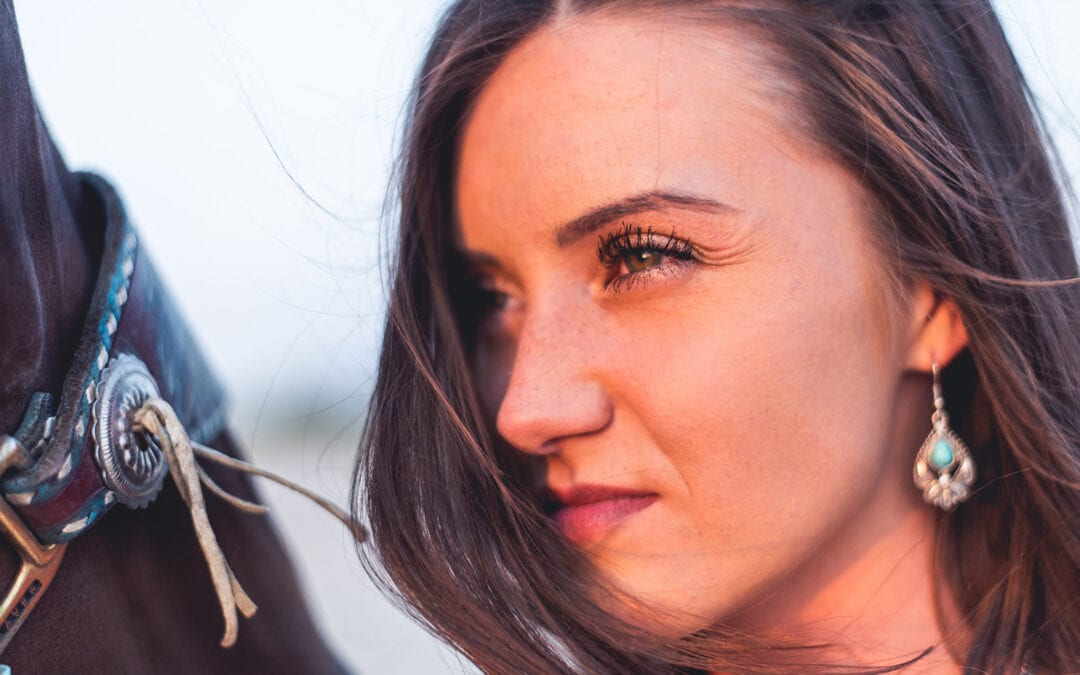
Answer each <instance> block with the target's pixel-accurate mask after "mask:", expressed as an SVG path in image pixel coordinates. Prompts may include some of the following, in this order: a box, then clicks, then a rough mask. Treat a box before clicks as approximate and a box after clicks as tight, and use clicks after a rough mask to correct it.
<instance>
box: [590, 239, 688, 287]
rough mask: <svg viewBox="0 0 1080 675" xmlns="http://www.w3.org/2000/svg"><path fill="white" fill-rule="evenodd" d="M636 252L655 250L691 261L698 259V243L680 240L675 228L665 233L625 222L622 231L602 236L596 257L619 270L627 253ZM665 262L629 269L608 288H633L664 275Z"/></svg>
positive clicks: (669, 256)
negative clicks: (635, 269) (695, 246)
mask: <svg viewBox="0 0 1080 675" xmlns="http://www.w3.org/2000/svg"><path fill="white" fill-rule="evenodd" d="M633 253H654V254H657V255H659V256H660V257H661V259H665V258H666V259H670V260H672V261H676V262H677V263H689V262H694V261H696V260H697V255H696V254H695V251H694V245H693V244H691V243H690V242H689V241H687V240H686V239H680V238H679V237H678V236H677V235H676V233H675V230H674V229H673V230H672V231H671V233H670V234H666V235H661V234H658V233H657V232H656V231H654V230H653V229H652V228H651V227H649V228H642V227H639V226H636V225H632V224H630V223H623V224H622V225H621V226H620V227H619V229H618V230H615V231H614V232H609V233H608V234H606V235H604V236H602V237H600V241H599V242H598V243H597V245H596V257H597V259H598V260H599V261H600V264H601V265H603V266H604V267H606V268H609V269H614V270H616V271H617V270H618V268H619V267H620V266H621V265H622V264H623V263H624V262H625V259H626V256H627V255H629V254H633ZM664 267H665V265H664V264H663V263H662V262H661V263H660V264H658V265H657V266H655V267H650V268H648V269H644V270H639V271H629V272H625V273H623V274H619V275H617V276H615V277H613V278H612V279H610V280H609V281H608V282H607V284H606V286H605V287H606V288H608V289H610V290H612V291H615V292H621V291H626V290H629V289H631V288H633V286H634V285H636V284H637V283H640V282H643V281H646V280H647V279H649V278H651V277H654V276H656V275H657V274H663V273H665V272H666V271H667V270H665V269H664Z"/></svg>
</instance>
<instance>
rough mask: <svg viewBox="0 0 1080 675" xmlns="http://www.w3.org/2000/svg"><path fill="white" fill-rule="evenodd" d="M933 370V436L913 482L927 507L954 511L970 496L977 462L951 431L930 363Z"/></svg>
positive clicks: (934, 366)
mask: <svg viewBox="0 0 1080 675" xmlns="http://www.w3.org/2000/svg"><path fill="white" fill-rule="evenodd" d="M930 370H931V371H932V372H933V375H934V382H933V394H934V414H933V415H931V416H930V426H931V428H930V433H928V434H927V435H926V440H924V441H923V442H922V445H921V446H919V452H918V453H917V454H916V455H915V468H914V470H913V471H912V478H914V479H915V487H917V488H918V489H919V491H920V492H922V496H923V499H924V500H926V503H927V504H933V505H934V506H936V507H938V508H939V509H942V510H943V511H951V510H952V509H953V508H954V507H955V506H956V505H957V504H960V503H961V502H963V501H964V500H965V499H967V498H968V497H969V496H970V495H971V488H972V486H973V485H974V484H975V462H974V460H972V458H971V450H969V449H968V446H967V443H965V442H964V440H963V439H962V438H960V437H959V436H957V435H956V432H955V431H953V430H952V429H950V428H949V415H948V414H947V413H946V412H945V398H944V397H943V396H942V394H941V381H940V379H939V375H938V367H937V363H931V364H930Z"/></svg>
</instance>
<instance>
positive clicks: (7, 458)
mask: <svg viewBox="0 0 1080 675" xmlns="http://www.w3.org/2000/svg"><path fill="white" fill-rule="evenodd" d="M0 256H2V258H0V259H2V264H0V317H2V318H0V438H2V439H3V443H2V446H3V452H2V453H0V455H2V456H3V461H2V462H0V495H2V497H3V499H2V500H0V512H2V513H0V525H2V527H0V535H2V536H0V550H3V551H6V553H5V554H3V555H0V583H2V584H3V587H4V589H5V591H4V592H7V593H9V594H13V597H14V599H13V600H12V601H11V603H10V607H8V608H7V609H8V610H9V611H8V612H7V615H6V616H0V621H2V622H3V625H2V627H0V644H2V645H5V646H4V647H3V651H2V652H0V663H2V664H5V665H8V666H10V667H11V668H12V670H13V672H15V673H18V674H20V675H22V674H24V673H63V672H85V673H148V672H185V673H246V672H252V673H254V672H258V673H274V672H281V673H342V672H344V669H343V667H342V666H341V664H340V662H339V661H338V660H337V658H336V657H335V656H334V655H333V653H332V652H331V650H330V649H329V648H328V646H327V645H326V644H325V642H324V641H323V640H322V638H321V637H320V636H319V634H318V632H317V630H316V628H315V625H314V622H313V620H312V617H311V615H310V613H309V611H308V609H307V608H306V606H305V603H304V599H303V597H302V594H301V591H300V587H299V583H298V581H297V578H296V574H295V572H294V570H293V568H292V566H291V563H290V562H289V559H288V557H287V555H286V553H285V551H284V548H283V546H282V543H281V541H280V540H279V538H278V535H277V533H276V531H275V529H274V526H273V523H272V522H270V521H269V520H268V519H267V517H266V516H255V515H250V514H248V513H244V512H243V511H240V510H238V509H236V508H234V506H233V505H232V504H230V503H227V502H225V501H223V500H221V499H217V498H216V497H214V496H211V495H208V497H207V498H206V515H207V516H208V519H209V522H210V523H212V525H213V531H214V533H215V534H216V539H217V542H218V544H219V546H220V550H221V552H222V554H223V555H224V558H225V560H226V561H227V565H228V566H229V567H231V572H229V576H230V578H231V579H232V580H233V581H234V582H240V583H242V584H243V587H244V588H246V589H247V592H248V594H249V595H250V596H251V598H252V599H253V600H254V602H255V603H257V604H258V611H257V612H256V613H255V614H254V616H252V617H251V618H250V619H247V620H245V621H243V622H242V623H241V624H240V626H239V629H238V632H237V633H236V634H235V636H234V638H233V641H234V642H235V644H232V645H231V646H229V647H227V648H225V647H222V646H221V642H222V641H223V640H222V637H221V634H222V611H221V609H220V607H219V599H218V598H217V597H216V596H215V591H214V586H213V578H212V577H213V573H212V571H211V567H210V566H208V564H207V560H206V557H205V556H204V551H203V549H202V548H201V546H200V543H199V541H197V539H196V534H195V529H196V528H195V526H194V525H193V517H192V511H191V509H190V508H189V505H188V503H187V501H185V500H188V501H190V500H189V497H190V495H188V494H185V493H184V491H183V490H182V489H178V488H177V487H176V486H175V485H174V484H173V482H172V481H169V480H167V479H166V476H167V474H168V473H169V471H171V470H173V468H172V467H169V466H167V465H168V462H167V461H165V460H163V459H162V455H161V453H160V447H158V446H159V444H158V443H156V442H155V439H154V438H153V437H148V436H147V434H146V433H141V434H140V433H137V432H138V429H136V428H134V427H132V420H131V417H132V415H133V413H134V412H135V411H134V408H135V407H136V406H138V405H139V404H140V403H142V402H143V401H144V400H145V399H148V398H153V399H154V400H158V401H165V402H167V403H168V404H169V405H170V406H171V409H174V410H175V415H176V418H177V420H178V421H179V422H180V423H182V424H183V426H184V427H185V428H186V430H187V432H188V433H190V435H191V439H192V440H193V441H195V442H197V443H202V444H205V445H206V446H210V447H212V448H214V449H216V450H218V451H220V452H222V453H225V454H226V455H229V456H232V457H238V456H240V455H241V451H240V448H239V447H238V445H237V443H236V442H235V440H234V438H233V437H232V435H230V433H229V431H228V430H227V428H226V427H225V414H224V409H225V408H224V395H223V393H222V390H221V387H220V386H219V385H218V384H217V382H216V380H215V379H214V377H213V375H212V373H211V372H210V371H209V369H208V367H207V366H206V364H205V362H204V360H203V358H202V356H201V355H200V353H199V350H198V347H197V345H196V344H195V342H194V341H193V339H192V337H191V335H190V334H189V332H188V330H187V328H186V327H185V324H184V322H183V319H182V317H181V316H180V315H179V313H178V312H177V311H176V309H175V307H174V305H173V303H172V301H171V300H170V298H169V295H168V292H167V291H166V289H165V288H164V286H163V285H162V284H161V282H160V281H159V279H158V277H157V275H156V273H155V272H154V269H153V263H152V261H151V260H150V259H149V258H148V257H147V256H145V255H144V254H143V252H142V250H141V248H140V247H139V242H138V235H137V232H136V231H135V229H134V228H133V226H132V225H131V224H130V223H129V222H128V219H127V217H126V214H125V212H124V208H123V203H122V201H121V199H120V197H119V195H118V193H117V192H116V190H115V189H114V188H113V187H112V186H111V185H110V184H109V183H108V182H107V181H106V180H104V179H102V178H100V177H98V176H95V175H92V174H85V173H76V172H72V171H69V170H68V168H67V167H66V165H65V163H64V160H63V158H62V157H61V155H60V153H59V152H58V150H57V147H56V145H55V144H54V142H53V141H52V139H51V138H50V136H49V133H48V130H47V129H46V127H45V124H44V123H43V121H42V118H41V115H40V114H39V112H38V109H37V106H36V104H35V102H34V99H33V96H32V94H31V90H30V86H29V82H28V77H27V73H26V67H25V62H24V57H23V53H22V48H21V45H20V42H19V35H18V28H17V24H16V21H15V15H14V9H13V7H12V3H11V0H0ZM200 470H201V469H200ZM206 473H207V475H208V477H209V479H210V480H212V481H213V483H215V484H216V485H217V486H220V488H222V489H223V490H224V491H226V492H228V493H231V494H233V495H236V496H237V497H239V498H240V499H242V500H246V501H249V502H250V501H255V500H257V496H256V494H255V492H254V490H253V487H252V485H251V484H250V481H249V479H248V477H247V476H245V475H243V474H240V473H237V472H234V471H229V470H226V469H223V468H220V467H212V466H211V467H208V468H207V469H206ZM226 569H228V568H226ZM12 589H14V590H12ZM225 641H226V642H229V641H230V640H227V639H226V640H225Z"/></svg>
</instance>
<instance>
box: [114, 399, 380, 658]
mask: <svg viewBox="0 0 1080 675" xmlns="http://www.w3.org/2000/svg"><path fill="white" fill-rule="evenodd" d="M134 422H135V427H136V429H137V430H140V431H143V432H145V433H147V434H149V435H150V436H151V437H152V438H153V439H154V440H155V441H156V442H157V443H158V444H159V445H160V447H161V450H162V452H163V453H164V455H165V459H166V460H167V461H168V462H169V473H170V474H171V475H172V478H173V481H174V482H175V483H176V488H177V490H178V491H179V492H180V496H181V497H182V498H183V500H184V503H185V504H187V506H188V509H189V510H190V511H191V520H192V522H193V524H194V525H195V536H196V538H197V539H198V540H199V546H200V547H201V548H202V551H203V556H204V557H205V558H206V564H207V566H208V567H209V568H210V578H211V580H212V581H213V584H214V591H215V592H216V593H217V596H218V602H219V603H220V605H221V613H222V616H223V617H224V619H225V635H224V636H223V637H222V638H221V646H222V647H231V646H233V645H234V644H235V643H236V634H237V630H238V627H237V624H238V619H237V617H236V613H237V610H239V611H240V613H241V614H243V615H244V617H245V618H251V617H252V616H253V615H254V614H255V611H256V609H257V607H256V606H255V603H254V602H253V601H252V600H251V598H250V597H249V596H248V594H247V593H245V592H244V589H243V587H242V586H241V585H240V582H239V581H237V579H236V576H235V575H234V574H233V571H232V568H230V567H229V564H228V562H226V560H225V555H224V554H223V553H222V551H221V546H220V545H219V544H218V542H217V537H216V536H215V535H214V530H213V528H212V527H211V526H210V518H209V516H208V515H207V513H206V502H205V501H204V500H203V493H202V485H205V486H206V488H207V489H208V490H210V491H211V492H212V493H214V494H215V495H217V496H219V497H221V498H222V499H224V500H225V501H226V502H228V503H229V504H232V505H233V506H235V507H237V508H239V509H241V510H243V511H245V512H247V513H266V511H267V509H266V507H265V506H262V505H261V504H255V503H253V502H249V501H247V500H245V499H241V498H240V497H237V496H236V495H232V494H229V493H228V492H226V491H225V490H224V489H222V488H221V486H219V485H218V484H217V483H215V482H214V481H213V479H211V478H210V476H209V475H207V473H206V471H205V470H203V468H202V467H201V466H199V465H198V463H197V462H196V461H195V457H196V455H198V456H199V457H202V458H204V459H206V460H208V461H212V462H216V463H218V464H221V465H223V466H227V467H229V468H231V469H235V470H237V471H243V472H245V473H250V474H254V475H257V476H263V477H264V478H269V479H270V480H272V481H274V482H276V483H279V484H281V485H283V486H285V487H287V488H289V489H290V490H293V491H295V492H298V493H300V494H302V495H304V496H305V497H307V498H309V499H311V500H312V501H314V502H315V503H316V504H318V505H319V506H321V507H323V508H324V509H326V510H327V511H329V512H330V513H331V514H332V515H333V516H334V517H335V518H337V519H338V520H340V521H341V522H342V523H344V524H345V526H346V527H348V528H349V531H350V533H351V534H352V535H353V537H354V538H355V539H356V540H357V541H364V539H366V538H367V531H366V530H365V529H364V528H363V527H362V526H361V525H360V524H359V523H357V522H356V521H355V520H353V519H352V518H350V517H349V515H348V514H347V513H345V512H344V511H343V510H342V509H340V508H338V507H337V506H336V505H334V504H332V503H330V502H328V501H327V500H325V499H323V498H322V497H319V496H318V495H316V494H314V493H312V492H311V491H309V490H307V489H305V488H303V487H301V486H299V485H297V484H296V483H293V482H292V481H289V480H286V479H284V478H281V477H280V476H277V475H275V474H272V473H270V472H269V471H265V470H263V469H258V468H256V467H254V466H251V465H250V464H248V463H246V462H243V461H240V460H238V459H235V458H233V457H229V456H228V455H225V454H223V453H220V452H218V451H217V450H214V449H213V448H208V447H206V446H205V445H201V444H199V443H195V442H193V441H192V440H191V439H190V438H188V435H187V431H186V430H185V429H184V425H183V424H182V423H181V422H180V419H179V418H178V417H177V416H176V412H175V411H173V409H172V406H170V405H169V404H168V403H167V402H165V401H163V400H162V399H159V398H155V399H151V400H149V401H147V402H146V403H144V404H143V405H142V407H141V408H140V409H139V410H138V411H137V412H136V413H135V416H134Z"/></svg>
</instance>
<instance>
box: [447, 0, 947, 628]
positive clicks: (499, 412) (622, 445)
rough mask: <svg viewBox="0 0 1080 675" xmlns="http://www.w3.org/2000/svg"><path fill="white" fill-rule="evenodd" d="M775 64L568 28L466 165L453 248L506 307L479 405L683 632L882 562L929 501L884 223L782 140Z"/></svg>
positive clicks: (468, 151) (745, 52)
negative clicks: (850, 559) (875, 233)
mask: <svg viewBox="0 0 1080 675" xmlns="http://www.w3.org/2000/svg"><path fill="white" fill-rule="evenodd" d="M762 53H763V50H762V49H761V47H760V45H759V44H758V43H756V42H752V41H750V40H749V39H746V38H741V37H739V33H738V32H736V31H733V30H725V29H722V28H716V27H707V28H706V27H693V26H691V25H689V24H678V23H667V24H665V23H664V22H662V21H661V20H659V19H654V18H648V17H643V18H634V17H623V16H611V15H608V16H599V15H597V16H588V17H576V18H572V19H564V20H559V21H557V22H556V23H555V24H554V25H551V26H548V27H546V28H544V29H542V30H541V31H539V32H538V33H536V34H535V35H533V36H531V37H530V38H529V39H528V40H527V41H526V42H524V43H523V44H522V45H521V46H519V47H518V48H517V49H516V50H514V51H513V52H512V53H511V54H510V55H509V57H508V58H507V60H506V61H505V63H504V64H503V65H502V67H501V68H500V69H499V70H498V72H497V73H496V74H495V76H494V77H493V78H492V79H491V80H490V82H489V83H488V84H487V86H486V87H485V89H484V90H483V92H482V94H481V96H480V97H479V100H478V102H477V104H476V106H475V108H474V110H473V111H472V113H471V115H470V117H469V119H468V120H467V124H466V126H465V128H464V132H463V137H462V140H461V148H460V159H459V173H458V176H457V183H456V196H457V209H458V211H457V215H458V219H459V228H460V229H459V232H458V235H459V238H460V243H461V246H462V249H463V250H464V251H465V253H466V255H467V256H468V257H469V258H470V259H471V260H472V263H473V267H474V271H475V273H476V275H477V276H478V278H479V279H480V284H481V286H483V287H484V288H485V289H486V290H488V291H493V293H492V294H490V297H492V298H494V301H493V302H492V303H491V305H490V307H489V308H488V311H487V312H486V314H485V315H484V316H483V317H482V318H481V322H480V325H479V331H478V333H479V337H478V340H477V344H476V347H475V368H476V373H477V377H478V380H479V382H480V384H481V387H482V395H483V397H484V400H485V402H486V403H487V404H488V405H490V407H491V410H492V412H493V414H495V415H496V419H497V427H498V430H499V432H500V434H501V435H502V436H503V437H504V438H505V440H506V441H507V442H508V443H509V444H511V445H512V446H513V447H514V448H516V449H517V450H519V451H520V452H522V453H526V454H527V455H528V456H531V457H533V458H535V464H536V465H537V467H538V474H537V483H538V487H542V488H543V492H542V493H543V494H544V495H546V499H547V500H548V501H549V502H550V506H551V510H552V512H553V516H552V517H553V518H554V520H555V522H556V523H557V524H558V525H559V527H560V529H561V530H562V532H563V533H564V534H565V536H567V537H568V538H569V539H570V540H571V541H572V542H574V543H575V544H576V545H579V546H581V547H582V548H583V549H584V550H586V551H587V553H588V555H589V557H590V559H591V560H592V561H593V562H594V563H595V565H596V567H597V568H598V569H599V570H600V572H601V573H602V574H603V575H605V577H607V578H608V579H610V580H611V581H613V582H614V583H615V584H616V585H617V586H618V587H619V588H621V589H622V590H624V591H626V592H627V593H628V594H629V595H630V596H631V597H632V598H633V599H635V600H637V601H640V602H641V603H643V604H644V605H648V606H650V607H652V608H654V609H658V610H661V611H662V612H666V613H668V614H670V615H671V616H672V617H674V619H673V620H676V621H677V622H678V623H679V625H681V626H690V625H694V624H695V623H699V622H702V621H711V620H715V619H718V618H722V617H729V618H730V617H733V616H737V614H734V613H736V612H737V610H739V609H740V608H745V607H747V606H749V605H754V606H755V607H756V606H760V605H762V604H768V600H767V598H768V597H769V594H770V593H771V591H772V590H773V589H775V588H777V587H778V585H781V584H786V585H787V586H786V587H788V588H790V589H797V587H798V586H799V584H800V583H802V580H804V578H806V577H807V575H811V576H813V575H821V574H827V573H828V572H827V570H828V569H832V568H836V566H837V565H838V564H839V565H842V564H843V563H842V561H841V562H839V563H838V562H837V561H836V559H837V558H840V559H842V558H844V557H845V556H849V555H850V556H858V555H860V554H861V552H862V551H863V550H864V549H865V547H867V546H873V542H874V540H875V537H876V536H878V533H879V531H880V530H882V529H884V528H888V527H890V526H891V524H890V523H889V522H888V521H889V518H890V517H891V515H890V514H892V513H894V512H896V511H897V510H898V507H897V505H901V506H902V509H907V508H908V507H909V506H911V504H913V503H914V502H915V501H917V497H916V496H915V492H914V490H913V489H912V488H911V485H910V477H909V474H910V462H911V461H912V459H913V457H914V452H915V449H916V448H917V446H918V442H919V440H920V436H921V434H923V433H925V431H926V429H927V428H928V423H927V422H926V421H925V420H924V419H923V417H922V416H923V412H924V410H926V409H925V408H924V407H920V406H926V402H927V397H928V395H929V392H926V394H925V395H924V394H923V393H921V391H920V392H919V393H917V394H913V393H910V392H909V391H908V389H909V387H907V386H905V385H903V382H904V381H905V378H903V377H902V372H903V371H904V366H905V359H906V358H907V354H908V348H909V345H910V341H911V340H910V336H911V335H912V332H913V330H912V326H913V325H914V324H913V321H912V320H911V317H910V316H909V313H910V312H909V310H908V307H909V304H910V303H907V302H905V301H903V299H901V298H898V297H896V296H895V293H894V292H893V291H891V290H889V286H888V284H887V282H886V281H885V280H886V279H887V278H888V276H887V274H886V272H885V270H884V266H883V264H882V261H881V259H880V257H879V255H878V254H877V252H876V251H877V249H876V247H875V246H874V245H873V244H872V241H871V238H870V227H869V224H868V222H869V206H868V199H867V197H866V195H865V194H864V192H863V191H862V189H861V188H860V186H859V184H858V181H857V179H856V178H855V177H853V176H852V175H850V174H849V173H848V172H847V171H845V170H844V169H842V168H841V167H839V166H838V165H837V164H835V163H834V162H832V161H830V160H829V159H828V158H827V157H826V156H825V155H824V153H822V152H821V151H819V150H816V149H815V146H814V145H813V144H812V143H810V142H807V141H806V140H805V139H803V138H802V137H800V135H799V132H796V131H793V130H794V129H796V128H800V125H799V124H798V121H799V120H798V115H799V112H798V110H797V109H796V108H795V107H793V106H792V105H789V99H788V96H789V94H784V93H782V88H781V87H780V86H778V85H777V84H776V83H775V80H774V79H773V76H772V75H771V74H770V72H771V71H770V70H768V69H767V68H766V66H765V64H764V63H763V62H762V56H761V54H762ZM908 411H915V412H908ZM897 446H899V447H897ZM897 456H899V459H897V458H896V457H897ZM902 509H899V510H902ZM829 565H832V567H829ZM823 566H824V567H823ZM809 570H814V571H813V572H811V571H809ZM822 570H826V571H822ZM793 592H795V591H793Z"/></svg>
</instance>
